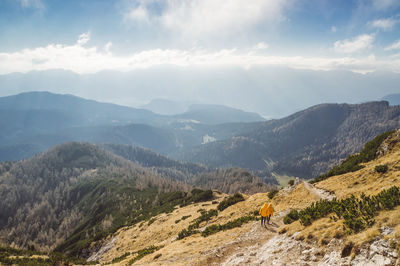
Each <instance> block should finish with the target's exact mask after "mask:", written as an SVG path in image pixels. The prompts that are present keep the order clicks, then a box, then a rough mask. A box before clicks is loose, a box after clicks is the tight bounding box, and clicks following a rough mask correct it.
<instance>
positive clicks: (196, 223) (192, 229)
mask: <svg viewBox="0 0 400 266" xmlns="http://www.w3.org/2000/svg"><path fill="white" fill-rule="evenodd" d="M199 211H200V213H201V215H200V216H199V217H197V218H196V219H194V220H193V221H192V222H191V223H190V225H189V227H188V228H187V229H183V230H182V231H180V232H179V233H178V239H183V238H185V237H188V236H190V235H193V234H197V233H199V231H198V230H197V229H198V228H199V227H200V224H201V223H202V222H206V221H209V220H211V218H212V217H214V216H217V215H218V211H217V210H209V211H205V210H203V209H200V210H199Z"/></svg>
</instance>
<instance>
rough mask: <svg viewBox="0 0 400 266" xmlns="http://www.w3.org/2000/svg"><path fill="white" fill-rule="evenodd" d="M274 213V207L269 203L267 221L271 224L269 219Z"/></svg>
mask: <svg viewBox="0 0 400 266" xmlns="http://www.w3.org/2000/svg"><path fill="white" fill-rule="evenodd" d="M273 214H274V208H273V207H272V203H270V204H268V207H267V223H268V224H269V220H270V219H271V216H272V215H273Z"/></svg>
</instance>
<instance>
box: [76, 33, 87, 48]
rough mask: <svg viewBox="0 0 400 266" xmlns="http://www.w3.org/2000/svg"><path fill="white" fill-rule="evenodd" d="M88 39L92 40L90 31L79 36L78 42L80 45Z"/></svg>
mask: <svg viewBox="0 0 400 266" xmlns="http://www.w3.org/2000/svg"><path fill="white" fill-rule="evenodd" d="M88 41H90V33H89V32H88V33H82V34H81V35H79V37H78V41H77V42H76V43H77V44H78V45H79V46H82V45H85V44H86V43H87V42H88Z"/></svg>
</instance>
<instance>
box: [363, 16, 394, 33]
mask: <svg viewBox="0 0 400 266" xmlns="http://www.w3.org/2000/svg"><path fill="white" fill-rule="evenodd" d="M397 22H398V21H397V20H396V19H393V18H386V19H377V20H374V21H372V22H370V24H371V25H372V26H373V27H375V28H378V29H382V30H385V31H388V30H391V29H392V28H393V27H394V25H396V23H397Z"/></svg>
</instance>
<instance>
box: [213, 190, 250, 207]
mask: <svg viewBox="0 0 400 266" xmlns="http://www.w3.org/2000/svg"><path fill="white" fill-rule="evenodd" d="M240 201H244V197H243V195H242V194H240V193H235V194H234V195H233V196H230V197H228V198H227V199H224V200H223V201H221V203H220V204H218V206H217V209H218V210H219V211H223V210H225V209H226V208H228V207H229V206H232V205H234V204H236V203H238V202H240Z"/></svg>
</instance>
